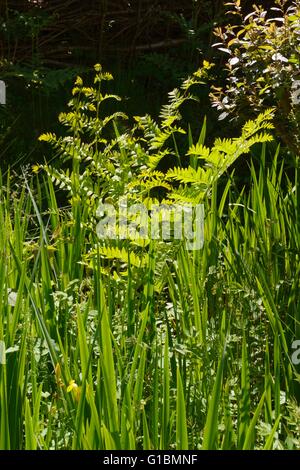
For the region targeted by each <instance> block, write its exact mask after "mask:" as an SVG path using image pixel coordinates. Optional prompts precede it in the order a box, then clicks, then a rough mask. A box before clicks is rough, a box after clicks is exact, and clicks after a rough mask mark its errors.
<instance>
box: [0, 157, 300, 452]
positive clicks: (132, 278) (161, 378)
mask: <svg viewBox="0 0 300 470" xmlns="http://www.w3.org/2000/svg"><path fill="white" fill-rule="evenodd" d="M278 155H279V149H278V151H277V152H276V155H275V156H274V160H273V165H272V167H271V168H270V169H267V168H266V165H265V149H263V150H262V155H261V165H260V169H259V171H258V172H256V171H255V170H254V167H253V166H251V170H250V177H251V186H250V189H249V190H247V191H246V190H242V191H237V190H236V188H235V186H234V182H233V180H232V179H231V178H229V179H228V182H227V184H226V185H225V186H224V187H223V189H221V186H220V185H218V184H217V183H216V184H215V185H214V187H213V192H212V197H211V199H210V200H206V202H205V205H206V207H205V213H206V219H205V243H204V246H203V248H202V249H201V250H198V251H196V252H193V251H188V250H187V249H186V247H185V245H184V243H182V244H181V245H180V246H179V247H176V250H174V253H173V255H172V256H173V258H172V257H171V258H169V261H168V262H167V263H166V264H165V266H164V282H163V284H162V283H161V279H160V280H159V283H157V277H156V273H157V272H159V269H158V268H159V262H160V259H159V255H158V253H159V251H158V249H159V248H158V246H157V244H155V243H154V242H153V243H151V246H150V249H149V253H150V256H149V257H148V258H147V265H146V266H144V267H143V268H142V269H143V276H144V279H145V285H144V286H143V288H142V289H141V285H140V282H139V280H140V276H141V272H140V271H139V270H136V269H133V267H131V266H130V263H129V265H128V267H127V276H125V277H124V276H123V277H122V276H107V274H106V273H107V270H106V266H105V263H106V260H105V258H103V256H102V255H101V253H100V251H99V250H98V252H97V251H96V252H95V254H94V255H93V257H92V262H91V263H90V264H89V265H88V266H87V265H86V263H85V262H84V260H85V256H86V255H87V253H88V252H89V250H90V249H91V246H92V242H94V241H95V240H92V239H91V238H90V236H91V235H88V236H85V231H84V227H85V226H86V224H87V222H88V221H87V212H86V210H85V207H80V206H78V209H77V212H76V214H75V217H74V213H73V215H72V210H71V208H68V207H66V208H59V204H58V202H57V196H56V192H55V190H54V187H53V183H52V181H51V178H50V177H47V176H44V177H40V176H35V177H33V178H29V177H28V175H24V176H23V178H22V180H21V181H20V182H19V185H18V187H17V188H16V191H17V194H15V197H13V198H12V197H11V196H10V193H11V191H12V190H15V188H11V187H10V186H11V178H10V177H9V176H8V178H7V182H5V183H4V182H3V181H1V185H0V186H1V190H0V199H1V204H0V221H1V224H0V257H1V263H0V341H1V348H0V431H1V432H0V448H1V449H176V448H177V449H185V448H190V449H201V448H203V449H254V448H259V449H263V448H265V449H272V448H289V449H290V448H298V447H299V439H300V436H299V429H298V428H299V426H297V423H296V421H295V416H296V413H297V405H296V403H298V402H299V387H298V377H299V375H298V373H299V371H297V366H295V365H294V364H292V362H291V359H290V357H291V354H292V351H291V344H292V342H293V341H294V339H297V337H298V336H299V299H298V296H297V292H298V291H299V285H298V284H299V275H298V274H299V252H300V251H299V242H300V236H299V223H298V222H297V221H298V211H299V205H298V191H299V189H298V176H299V175H298V170H297V169H295V176H294V179H293V180H291V179H288V178H287V177H285V176H284V174H283V171H282V167H281V166H279V165H278V163H277V160H278ZM284 188H286V189H284ZM220 191H221V193H220ZM218 201H219V202H218ZM157 269H158V271H157ZM266 430H267V431H266Z"/></svg>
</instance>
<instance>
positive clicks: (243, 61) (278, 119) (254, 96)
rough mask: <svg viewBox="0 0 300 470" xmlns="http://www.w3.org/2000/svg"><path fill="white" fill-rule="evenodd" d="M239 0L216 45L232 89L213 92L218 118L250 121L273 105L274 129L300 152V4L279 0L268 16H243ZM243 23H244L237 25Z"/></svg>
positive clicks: (257, 12) (256, 11) (258, 11)
mask: <svg viewBox="0 0 300 470" xmlns="http://www.w3.org/2000/svg"><path fill="white" fill-rule="evenodd" d="M240 3H241V2H240V0H234V2H231V3H229V4H228V5H229V6H230V7H231V10H230V11H229V12H228V13H229V14H231V15H234V16H233V18H234V24H228V25H227V26H225V27H224V28H220V27H218V28H216V29H215V35H216V36H217V37H218V39H219V42H217V43H216V44H215V45H214V46H215V47H217V48H218V49H219V50H220V51H221V52H224V53H226V54H227V55H228V56H229V58H228V60H227V63H226V71H227V84H226V86H225V87H224V88H223V87H220V88H218V87H213V88H212V93H211V98H212V102H213V106H215V107H216V108H217V109H218V111H220V116H219V119H220V120H222V119H224V118H226V117H227V116H230V117H231V118H232V119H233V120H242V121H243V120H245V119H248V118H249V117H251V116H255V115H257V113H259V112H262V111H263V110H264V109H266V108H268V107H270V106H274V105H275V107H276V113H275V118H274V125H275V128H276V131H277V133H278V135H279V136H280V138H281V139H282V140H283V142H284V143H285V144H286V145H287V147H288V148H289V149H291V150H292V151H293V152H295V153H296V154H298V153H299V145H300V142H299V131H300V128H299V124H300V107H299V104H300V102H299V82H298V77H299V72H300V2H299V0H296V1H295V2H293V4H292V5H290V6H289V7H288V6H287V4H288V2H287V1H286V0H277V1H276V2H275V5H276V6H273V7H272V8H270V9H269V10H268V11H266V10H264V9H263V7H262V6H256V5H254V6H253V11H252V12H251V13H249V14H248V15H247V16H245V17H243V15H242V13H241V5H240ZM238 23H239V24H238Z"/></svg>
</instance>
